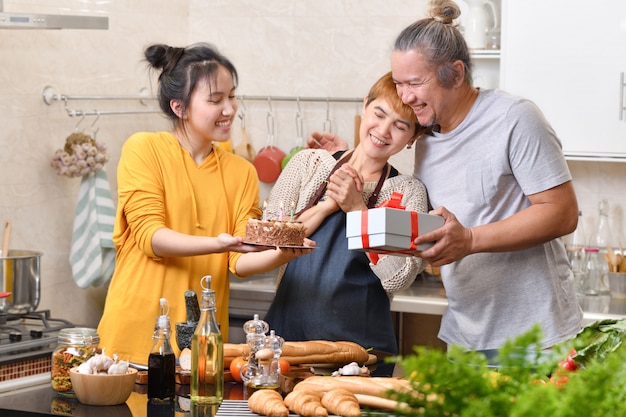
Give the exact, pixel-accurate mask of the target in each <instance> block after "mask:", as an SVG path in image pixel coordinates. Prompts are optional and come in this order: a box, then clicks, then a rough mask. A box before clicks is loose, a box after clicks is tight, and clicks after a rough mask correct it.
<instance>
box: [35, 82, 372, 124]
mask: <svg viewBox="0 0 626 417" xmlns="http://www.w3.org/2000/svg"><path fill="white" fill-rule="evenodd" d="M42 95H43V101H44V103H46V104H47V105H49V106H50V105H52V103H54V102H57V101H61V102H63V103H64V105H65V111H66V112H67V115H68V116H69V117H84V116H107V115H122V114H140V113H160V112H161V110H160V109H157V108H151V109H148V108H146V109H141V108H140V109H124V110H117V109H115V110H99V109H92V110H84V109H72V108H69V107H68V102H70V101H81V100H82V101H103V100H106V101H133V100H137V101H139V102H140V103H141V104H143V105H144V106H147V102H148V101H151V100H156V99H157V98H156V97H155V96H151V95H150V94H148V93H147V89H141V90H140V91H139V94H137V95H118V96H116V95H110V96H101V95H67V94H60V93H58V92H57V91H56V89H55V88H54V87H52V86H45V87H44V89H43V92H42ZM237 99H239V100H241V101H293V102H318V103H327V105H330V103H362V102H363V98H362V97H361V98H358V97H302V96H298V97H292V96H258V95H240V96H237Z"/></svg>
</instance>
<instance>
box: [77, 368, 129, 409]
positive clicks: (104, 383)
mask: <svg viewBox="0 0 626 417" xmlns="http://www.w3.org/2000/svg"><path fill="white" fill-rule="evenodd" d="M136 376H137V370H136V369H134V368H128V371H127V372H126V373H125V374H118V375H109V374H83V373H80V372H78V371H77V368H72V369H70V379H71V381H72V389H73V390H74V393H75V394H76V398H77V399H78V401H80V402H81V403H83V404H87V405H118V404H123V403H125V402H126V400H127V399H128V397H130V394H131V393H132V392H133V389H134V388H135V378H136Z"/></svg>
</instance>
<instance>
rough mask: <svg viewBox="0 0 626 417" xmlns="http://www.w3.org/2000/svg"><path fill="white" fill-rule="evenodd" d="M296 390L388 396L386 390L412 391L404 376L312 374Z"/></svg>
mask: <svg viewBox="0 0 626 417" xmlns="http://www.w3.org/2000/svg"><path fill="white" fill-rule="evenodd" d="M293 389H294V391H299V390H302V391H309V392H318V393H321V394H324V393H326V392H328V391H331V390H333V389H345V390H346V391H349V392H351V393H353V394H364V395H370V396H375V397H380V398H387V396H386V392H387V391H389V390H394V391H400V392H402V391H407V392H408V391H410V390H412V388H411V384H410V382H409V381H408V380H406V379H403V378H389V377H361V376H312V377H310V378H307V379H305V380H304V381H302V382H300V383H298V384H296V386H295V387H294V388H293Z"/></svg>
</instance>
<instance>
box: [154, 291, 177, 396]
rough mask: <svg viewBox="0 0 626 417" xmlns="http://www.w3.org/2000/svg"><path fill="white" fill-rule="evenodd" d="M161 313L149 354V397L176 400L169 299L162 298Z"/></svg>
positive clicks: (174, 361) (174, 359)
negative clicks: (168, 310)
mask: <svg viewBox="0 0 626 417" xmlns="http://www.w3.org/2000/svg"><path fill="white" fill-rule="evenodd" d="M160 303H161V315H160V316H159V317H158V318H157V322H156V325H155V326H154V336H152V338H153V339H154V346H153V347H152V351H151V352H150V355H149V356H148V399H150V400H158V401H164V400H172V401H173V400H174V399H175V396H176V356H174V350H173V349H172V345H171V344H170V336H171V329H170V318H169V317H168V316H167V312H166V304H167V300H165V298H161V300H160Z"/></svg>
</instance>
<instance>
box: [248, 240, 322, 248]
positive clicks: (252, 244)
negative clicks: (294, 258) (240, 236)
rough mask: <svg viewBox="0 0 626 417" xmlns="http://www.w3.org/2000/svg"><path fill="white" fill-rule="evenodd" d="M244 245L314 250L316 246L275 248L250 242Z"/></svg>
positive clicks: (270, 246) (271, 246)
mask: <svg viewBox="0 0 626 417" xmlns="http://www.w3.org/2000/svg"><path fill="white" fill-rule="evenodd" d="M243 244H244V245H250V246H262V247H264V248H282V249H315V248H316V246H306V245H305V246H289V245H287V246H275V245H265V244H262V243H252V242H243Z"/></svg>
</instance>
